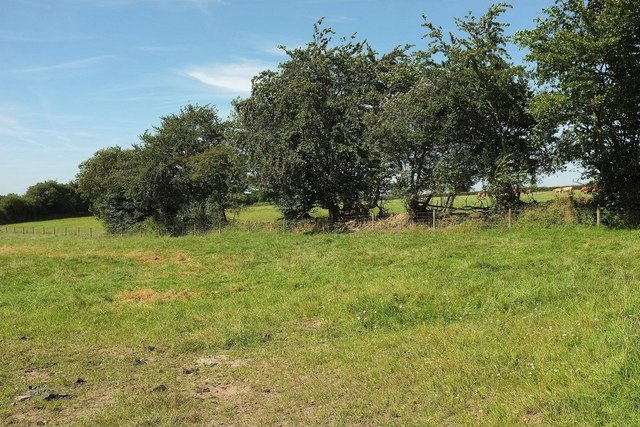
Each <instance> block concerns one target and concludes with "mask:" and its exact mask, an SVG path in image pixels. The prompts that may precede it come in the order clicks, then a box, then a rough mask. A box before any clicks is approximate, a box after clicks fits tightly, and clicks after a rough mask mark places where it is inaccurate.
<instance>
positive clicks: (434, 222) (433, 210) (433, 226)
mask: <svg viewBox="0 0 640 427" xmlns="http://www.w3.org/2000/svg"><path fill="white" fill-rule="evenodd" d="M431 228H433V229H434V230H435V229H436V210H435V209H433V208H432V209H431Z"/></svg>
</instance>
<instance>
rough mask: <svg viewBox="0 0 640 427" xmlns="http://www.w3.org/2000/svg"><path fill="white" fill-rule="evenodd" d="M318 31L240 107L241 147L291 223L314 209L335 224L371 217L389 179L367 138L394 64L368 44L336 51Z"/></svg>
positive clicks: (258, 81)
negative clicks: (354, 217)
mask: <svg viewBox="0 0 640 427" xmlns="http://www.w3.org/2000/svg"><path fill="white" fill-rule="evenodd" d="M332 35H333V32H332V31H331V30H330V29H327V28H321V27H320V24H317V25H316V26H315V32H314V36H313V40H312V41H311V42H309V43H308V44H307V45H306V46H305V47H302V48H297V49H291V50H288V49H285V52H286V53H287V54H288V55H289V60H287V61H285V62H283V63H281V64H280V65H279V67H278V69H277V70H275V71H265V72H263V73H261V74H260V75H258V76H256V77H255V78H254V80H253V88H252V93H251V96H250V97H249V98H248V99H245V100H242V101H238V102H237V103H236V105H235V107H236V113H237V117H238V121H239V126H240V128H241V131H242V136H241V138H240V140H241V141H242V146H243V148H244V150H245V152H246V153H247V154H248V156H249V159H250V161H251V166H252V170H253V172H254V174H255V176H256V178H257V180H258V182H259V183H260V184H261V186H262V187H263V188H264V190H265V192H266V193H267V194H268V195H269V196H270V197H271V198H272V199H273V200H274V201H275V202H276V204H277V205H278V207H279V208H280V210H281V211H282V212H283V213H284V215H285V216H286V217H302V216H304V215H306V214H307V213H308V211H309V210H310V209H311V208H312V207H314V206H321V207H323V208H326V209H328V210H329V216H330V217H331V218H333V219H336V218H340V217H345V216H349V215H361V214H366V213H368V211H369V209H371V208H373V207H376V206H378V205H379V204H380V199H381V195H382V193H383V191H384V186H385V183H386V177H387V174H386V171H384V169H383V167H382V165H381V157H380V155H379V151H378V149H377V147H376V145H375V144H371V140H370V139H368V138H366V137H365V131H366V124H365V116H366V115H367V114H371V113H372V112H375V111H376V110H378V108H379V105H380V102H381V100H382V98H383V97H384V94H385V92H386V90H387V88H386V85H385V83H384V79H383V78H381V74H384V73H386V72H388V70H389V68H391V67H393V63H394V61H393V56H395V55H396V54H397V53H398V52H397V51H394V53H392V54H390V55H387V56H384V57H383V58H377V57H376V53H375V52H374V51H373V50H372V49H371V48H370V47H369V46H368V45H367V44H366V43H364V42H356V41H354V39H353V38H352V39H349V40H344V39H343V40H342V41H341V42H340V43H338V44H334V43H333V40H332Z"/></svg>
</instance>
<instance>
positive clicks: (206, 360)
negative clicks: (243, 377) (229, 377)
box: [195, 354, 248, 369]
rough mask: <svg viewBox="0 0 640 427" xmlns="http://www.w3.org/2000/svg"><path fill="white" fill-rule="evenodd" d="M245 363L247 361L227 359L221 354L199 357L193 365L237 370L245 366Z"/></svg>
mask: <svg viewBox="0 0 640 427" xmlns="http://www.w3.org/2000/svg"><path fill="white" fill-rule="evenodd" d="M247 362H248V361H247V360H246V359H229V357H227V356H226V355H224V354H221V355H217V356H205V357H199V358H198V359H196V361H195V365H196V366H202V367H208V368H212V367H215V366H224V367H227V368H231V369H237V368H240V367H242V366H245V365H246V364H247Z"/></svg>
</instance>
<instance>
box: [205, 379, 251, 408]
mask: <svg viewBox="0 0 640 427" xmlns="http://www.w3.org/2000/svg"><path fill="white" fill-rule="evenodd" d="M250 394H251V387H249V386H248V385H246V384H234V383H231V384H220V385H217V386H210V385H207V386H202V387H197V388H196V390H195V396H194V397H195V398H196V399H202V400H208V399H214V400H217V401H218V402H220V403H230V404H238V403H241V402H243V401H244V400H245V397H246V396H248V395H250Z"/></svg>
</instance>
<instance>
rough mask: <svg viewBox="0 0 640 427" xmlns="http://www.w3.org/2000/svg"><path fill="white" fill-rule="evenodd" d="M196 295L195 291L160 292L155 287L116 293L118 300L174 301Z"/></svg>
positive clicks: (172, 290) (171, 290)
mask: <svg viewBox="0 0 640 427" xmlns="http://www.w3.org/2000/svg"><path fill="white" fill-rule="evenodd" d="M194 296H196V294H195V293H194V292H191V291H187V290H182V291H178V290H175V289H170V290H168V291H164V292H158V291H155V290H153V289H149V288H146V289H136V290H134V291H123V292H120V293H119V294H117V295H116V300H118V301H139V302H142V301H174V300H178V299H190V298H192V297H194Z"/></svg>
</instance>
